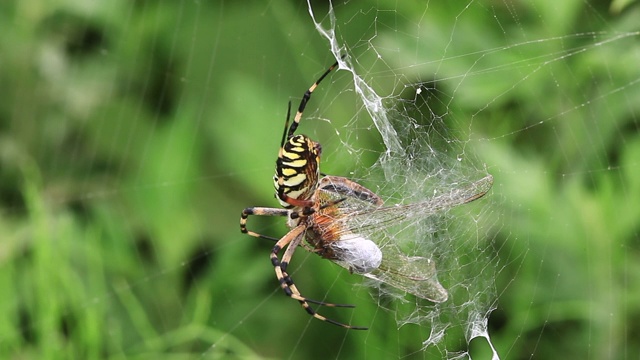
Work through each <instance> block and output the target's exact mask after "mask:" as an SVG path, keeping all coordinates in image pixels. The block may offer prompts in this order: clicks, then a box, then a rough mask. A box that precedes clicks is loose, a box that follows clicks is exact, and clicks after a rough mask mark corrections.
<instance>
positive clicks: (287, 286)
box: [271, 224, 367, 330]
mask: <svg viewBox="0 0 640 360" xmlns="http://www.w3.org/2000/svg"><path fill="white" fill-rule="evenodd" d="M306 228H307V227H306V225H304V224H303V225H298V226H297V227H295V228H293V229H292V230H291V231H289V233H287V235H285V236H284V237H283V238H282V239H280V240H279V241H278V242H277V243H276V245H275V246H274V247H273V250H272V251H271V263H272V264H273V267H274V269H275V272H276V276H277V278H278V281H279V282H280V287H281V288H282V290H283V291H284V293H285V294H286V295H287V296H289V297H291V298H292V299H295V300H298V301H299V302H300V304H301V305H302V307H303V308H304V309H305V311H306V312H307V313H308V314H309V315H311V316H313V317H314V318H316V319H318V320H322V321H326V322H328V323H331V324H334V325H338V326H341V327H344V328H347V329H354V330H366V329H367V328H365V327H358V326H352V325H348V324H343V323H341V322H338V321H335V320H333V319H330V318H327V317H325V316H323V315H320V314H318V313H317V312H316V311H315V310H313V309H312V308H311V306H309V303H315V304H319V305H324V306H332V307H353V305H344V304H332V303H325V302H322V301H316V300H311V299H307V298H306V297H304V296H302V295H301V294H300V291H298V288H297V287H296V286H295V284H294V283H293V280H292V279H291V277H290V276H289V274H288V273H287V272H286V268H287V265H288V264H289V260H291V257H292V256H293V253H294V252H295V249H296V248H297V247H298V245H300V242H301V241H302V239H303V238H304V233H305V231H306ZM285 246H287V250H285V253H284V255H283V256H282V260H280V259H278V254H279V253H280V251H281V250H282V248H284V247H285Z"/></svg>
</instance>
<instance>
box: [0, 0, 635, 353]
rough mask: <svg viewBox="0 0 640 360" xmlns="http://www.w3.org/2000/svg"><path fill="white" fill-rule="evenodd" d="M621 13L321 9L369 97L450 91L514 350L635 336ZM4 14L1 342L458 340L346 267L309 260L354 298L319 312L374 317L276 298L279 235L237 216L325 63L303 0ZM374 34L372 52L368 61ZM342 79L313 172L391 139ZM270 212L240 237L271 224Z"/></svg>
mask: <svg viewBox="0 0 640 360" xmlns="http://www.w3.org/2000/svg"><path fill="white" fill-rule="evenodd" d="M627 3H628V2H626V1H617V2H615V4H617V5H616V6H615V8H617V9H623V11H622V12H621V13H616V14H613V15H612V14H609V13H608V12H607V11H606V10H607V9H597V8H593V7H592V6H591V5H589V4H586V3H584V2H577V1H576V2H566V4H565V3H563V4H565V5H564V6H562V8H559V4H560V3H559V2H557V1H547V2H536V5H535V7H534V5H532V4H527V3H516V4H512V5H513V6H515V8H511V7H509V6H512V5H509V6H507V5H504V6H505V7H504V8H503V7H499V5H497V3H495V4H494V5H493V6H496V7H492V8H485V7H481V6H478V7H473V9H471V10H467V11H465V6H463V5H467V4H466V3H463V4H461V5H460V6H461V7H460V8H456V6H458V5H454V4H455V2H451V3H450V4H449V3H447V4H448V5H446V4H445V5H442V6H440V5H438V4H435V3H434V2H431V3H430V5H429V7H428V8H427V9H426V10H425V9H422V8H419V9H416V8H414V7H417V6H420V7H422V6H423V5H418V4H417V3H415V2H389V4H386V3H385V2H367V3H366V4H359V5H360V6H362V9H367V10H368V11H362V9H360V8H358V5H356V4H353V2H350V3H349V4H347V5H342V6H340V7H339V8H338V9H337V10H338V11H339V14H340V18H339V24H344V25H343V26H345V27H346V26H347V25H348V26H350V29H351V31H349V32H348V33H345V35H344V36H345V38H344V39H342V40H343V41H345V42H346V43H347V44H349V45H350V48H349V51H351V53H350V54H349V55H350V56H352V57H354V60H357V61H356V63H355V65H356V70H361V71H363V73H364V74H363V75H364V76H365V78H366V79H368V80H371V81H372V82H373V83H374V86H375V87H376V90H378V91H380V92H381V93H383V94H392V93H394V91H397V88H396V87H397V86H398V84H397V81H398V78H401V80H402V81H405V80H406V82H418V81H424V82H427V81H433V82H434V83H436V84H437V88H438V90H439V92H438V94H439V95H442V96H444V97H446V96H449V97H451V100H449V98H436V99H432V100H430V101H432V103H430V102H429V101H427V104H428V105H429V106H430V107H431V108H433V109H435V108H443V109H445V111H446V112H447V114H445V119H444V121H445V123H446V124H447V125H448V126H449V127H450V131H451V134H456V136H457V135H458V134H459V135H460V136H461V137H462V138H461V140H463V141H465V140H470V139H471V140H473V139H476V138H482V139H484V140H485V141H469V144H470V147H469V148H468V149H466V150H465V151H466V152H467V153H468V154H473V157H475V158H477V159H480V160H481V161H482V162H483V163H486V164H487V166H488V171H489V172H490V173H491V174H493V175H494V177H495V185H494V190H493V192H492V194H490V195H489V198H490V199H491V200H488V201H487V204H489V203H490V204H491V205H489V206H490V210H489V211H488V214H489V215H488V216H486V219H485V220H486V224H484V225H483V226H482V227H481V228H482V229H488V230H486V232H487V234H486V235H485V237H486V238H487V241H488V242H489V241H490V242H491V245H487V246H492V247H493V249H495V251H496V253H497V255H498V260H497V261H499V264H500V268H501V271H500V272H499V273H498V278H497V279H496V287H497V289H498V294H499V300H498V303H497V305H498V310H496V311H495V312H494V313H493V314H492V316H491V317H490V321H489V324H490V333H491V337H492V340H493V341H494V345H495V346H496V348H497V349H498V352H499V353H500V354H501V355H503V356H504V357H505V358H506V357H509V358H529V356H530V354H534V357H535V358H587V357H590V358H626V357H628V356H633V355H630V354H637V353H639V352H640V346H639V345H638V343H637V341H635V339H634V336H636V337H637V335H638V333H639V332H640V329H639V328H638V325H637V321H636V320H637V319H638V317H639V316H640V306H639V305H638V304H640V299H638V297H639V296H640V295H639V294H640V276H639V275H638V274H640V268H639V265H638V264H640V253H639V252H638V250H639V249H638V219H640V206H639V205H638V201H637V199H640V166H638V162H637V159H638V158H639V157H640V138H639V137H638V133H637V128H638V119H637V114H638V113H640V102H638V101H637V99H640V86H638V79H639V78H640V77H639V76H638V69H637V66H631V65H629V64H637V63H638V59H639V58H640V47H638V45H637V39H638V36H637V35H636V36H632V37H631V36H630V37H628V38H620V39H618V40H616V41H611V42H606V41H605V40H606V39H612V38H614V37H615V36H614V35H615V34H624V33H625V32H630V31H637V30H638V29H637V24H636V22H635V21H632V20H629V19H633V15H635V16H636V18H635V19H637V15H638V14H637V13H638V9H637V6H636V7H635V9H634V7H633V6H632V5H625V4H627ZM323 6H326V5H324V4H315V5H314V9H316V10H317V12H318V13H320V14H324V13H325V12H326V8H325V9H323V8H322V7H323ZM374 6H379V7H380V11H375V10H374V9H373V7H374ZM385 6H388V9H387V10H389V11H386V10H385ZM483 9H484V10H483ZM481 10H482V11H481ZM460 14H462V15H460ZM513 14H516V15H517V16H513ZM422 16H424V17H426V18H427V19H428V21H425V20H424V18H421V17H422ZM463 16H464V19H462V17H463ZM349 19H353V20H349ZM495 19H498V20H495ZM585 19H586V21H585ZM418 21H421V22H420V24H422V25H425V26H417V24H418ZM496 21H497V23H498V24H497V25H496ZM0 23H1V24H3V31H2V32H0V49H3V50H2V51H1V52H0V84H2V89H3V91H2V95H3V96H0V215H1V216H0V234H1V235H0V237H1V240H0V288H2V289H3V295H2V296H0V312H1V313H2V314H4V316H3V317H2V320H0V339H1V340H0V358H3V359H4V358H13V359H56V358H60V359H95V358H114V359H118V358H134V359H135V358H140V359H147V358H148V359H155V358H175V359H178V358H198V357H201V358H206V359H209V358H211V359H217V358H220V359H234V358H237V359H252V358H284V357H291V358H306V359H314V358H317V359H325V358H336V357H339V358H363V357H367V358H380V359H389V358H398V357H409V358H427V357H430V356H431V357H442V356H443V354H444V353H443V352H442V350H443V349H445V348H446V349H447V350H448V351H461V350H467V348H468V346H467V345H466V344H464V343H463V342H460V343H453V342H451V343H448V344H446V346H445V345H442V347H441V348H429V349H428V350H427V351H426V352H423V351H421V342H422V341H424V340H425V339H426V338H428V337H429V332H430V330H431V329H430V328H429V324H424V326H417V325H407V326H404V327H401V328H400V329H398V328H397V322H396V319H395V316H394V312H393V311H386V310H383V309H381V308H380V307H379V306H378V304H376V303H374V302H373V301H372V300H371V297H370V296H369V294H368V290H367V289H366V288H364V287H359V286H357V285H354V284H357V283H358V278H356V277H355V276H349V275H348V274H345V272H344V271H341V270H340V269H338V268H337V267H336V266H333V265H331V264H330V263H329V262H327V261H325V260H322V259H319V258H317V257H316V256H309V255H303V251H301V252H300V253H299V254H297V256H296V258H295V261H296V263H295V265H296V266H297V265H301V264H303V265H304V266H301V267H300V270H299V271H297V272H296V273H295V278H296V282H297V284H299V287H300V288H301V289H302V290H303V292H304V293H305V294H306V295H307V296H309V297H311V298H319V299H323V298H325V296H326V297H327V299H328V300H330V301H336V302H347V303H353V304H356V305H357V307H356V308H355V309H351V310H345V309H338V310H336V311H334V312H332V311H331V309H329V310H327V315H328V316H330V317H332V318H336V319H340V320H341V321H342V320H344V321H347V322H349V323H352V324H355V325H367V326H369V327H370V328H371V330H369V331H367V332H345V331H344V330H343V329H340V328H337V327H333V326H331V325H328V324H324V323H321V322H319V321H316V320H311V319H310V318H309V317H307V316H306V315H305V313H304V311H303V310H302V309H300V308H299V306H298V304H297V303H296V302H295V301H292V300H289V299H287V298H285V297H284V296H283V295H282V294H281V293H280V290H279V288H278V287H277V282H276V280H275V276H274V274H273V270H272V266H271V264H270V262H269V259H268V252H269V251H270V248H271V246H272V244H271V243H269V242H267V241H262V240H257V239H254V238H250V237H248V236H244V235H242V234H240V232H239V226H238V221H239V215H240V211H241V209H242V208H245V207H248V206H258V205H259V206H276V205H277V203H276V201H275V200H274V199H273V195H272V193H273V189H272V183H271V177H272V174H273V166H274V162H275V158H276V155H277V147H278V145H279V141H280V137H281V134H282V126H283V124H284V119H285V115H286V103H287V101H288V100H289V99H291V100H292V101H293V103H294V106H295V104H296V103H297V101H298V99H299V98H300V97H301V96H302V93H303V91H304V90H305V89H306V88H307V87H308V86H309V85H310V84H311V82H312V81H313V80H315V77H316V75H317V74H320V73H321V71H323V70H324V69H325V68H326V66H327V65H329V64H330V63H331V62H332V61H334V59H333V58H332V57H331V56H330V55H331V54H330V53H329V51H328V49H327V45H326V43H325V42H324V39H322V38H321V37H320V36H319V35H318V34H317V32H316V31H315V29H314V27H313V24H312V22H311V21H310V19H309V17H308V14H307V9H306V4H304V3H298V2H295V3H294V2H284V3H283V2H278V3H269V4H266V3H262V2H237V3H236V2H233V3H230V2H224V3H223V2H206V1H203V2H185V1H175V2H168V1H165V2H148V1H136V2H131V1H124V0H121V1H108V2H86V1H81V0H66V1H56V2H18V1H15V2H6V3H3V4H2V5H0ZM373 23H375V24H376V26H373V25H372V24H373ZM426 25H428V26H426ZM600 31H607V33H606V34H604V35H603V34H596V33H597V32H600ZM398 32H399V33H401V34H404V35H408V36H405V37H401V36H398ZM586 32H594V33H589V34H586ZM506 37H509V38H508V39H506V40H505V38H506ZM407 39H413V40H416V39H418V40H419V41H414V42H411V41H407ZM539 39H543V41H539V42H538V41H536V40H539ZM367 40H371V43H368V42H367ZM600 42H603V43H602V45H598V46H594V44H597V43H600ZM373 43H375V46H376V48H378V47H379V49H381V53H383V55H384V56H383V58H384V59H385V60H386V61H387V63H386V64H382V63H381V62H379V61H377V58H374V57H373V56H372V52H370V51H369V52H367V50H369V48H368V46H370V45H371V44H373ZM425 43H427V44H430V46H429V47H425V46H423V45H424V44H425ZM513 44H521V45H518V46H513ZM507 45H510V46H507ZM396 49H401V51H396ZM584 49H588V51H582V50H584ZM386 51H388V53H387V52H386ZM483 52H484V55H482V56H468V55H469V54H481V53H483ZM359 54H362V57H361V58H356V57H357V56H358V55H359ZM567 54H569V55H570V56H566V57H565V56H564V55H567ZM440 60H441V61H440ZM416 64H418V65H417V66H413V65H416ZM383 66H388V67H389V68H391V69H394V70H395V71H398V72H400V71H403V74H404V75H403V76H397V75H398V74H394V73H390V72H389V69H388V68H386V69H385V68H383ZM387 80H388V81H387ZM350 81H351V78H350V76H349V75H348V74H346V73H345V72H337V73H335V74H332V77H331V80H330V81H325V83H323V84H322V87H321V88H319V90H318V92H317V93H315V94H314V98H313V100H312V102H311V103H310V106H309V108H308V111H307V113H308V116H309V118H310V119H311V120H309V121H307V122H305V123H303V124H302V125H301V130H302V132H303V133H306V134H308V135H310V136H312V137H314V138H317V139H322V140H321V142H322V144H323V146H324V149H325V152H324V157H323V161H324V162H325V163H324V164H323V171H324V172H327V173H333V174H339V175H348V174H349V172H350V171H357V169H354V168H355V167H356V166H362V165H370V164H371V163H373V162H375V156H374V155H375V154H377V153H379V152H380V151H382V150H383V149H382V147H381V145H380V140H379V137H378V135H376V134H375V132H374V131H370V130H371V128H372V126H371V125H370V123H367V122H366V121H367V120H366V119H364V118H365V117H366V116H365V115H362V114H363V111H362V109H361V107H360V105H359V104H358V105H354V104H357V100H356V98H355V96H354V94H353V93H352V92H351V91H350V89H351V86H352V85H351V84H350ZM320 89H321V90H320ZM346 90H349V91H346ZM443 94H444V95H443ZM317 109H321V111H317ZM358 112H360V117H361V118H358V119H357V121H356V114H357V113H358ZM423 113H425V114H428V113H429V112H428V110H427V109H425V110H424V111H423ZM436 115H440V114H436ZM309 118H308V119H309ZM323 119H330V120H331V121H330V122H329V121H323ZM346 126H352V127H357V128H358V130H361V131H356V132H355V134H356V136H352V137H350V138H349V141H350V143H349V145H350V146H351V149H365V150H364V152H365V153H366V154H364V155H363V157H362V159H360V162H356V160H354V159H352V158H351V157H349V153H348V152H347V151H345V150H344V149H342V147H341V145H342V141H343V140H344V138H342V137H340V135H339V134H337V131H342V130H344V128H345V127H346ZM336 129H338V130H336ZM471 145H473V146H471ZM367 154H374V155H367ZM278 220H281V219H278ZM278 220H274V219H254V218H252V219H250V227H251V228H252V229H253V230H254V231H258V232H261V233H266V234H270V235H273V236H277V235H278V234H283V233H284V231H285V230H286V229H285V226H284V224H282V221H278ZM393 306H399V307H402V304H396V305H393ZM400 311H401V309H398V312H400ZM452 331H454V332H459V333H460V336H461V337H462V336H463V335H462V333H463V330H461V329H453V330H452ZM585 344H588V346H585ZM487 349H488V346H487V345H486V343H482V342H480V343H478V341H474V342H473V343H472V344H471V350H470V351H471V353H472V354H473V355H477V356H479V357H483V356H486V354H487Z"/></svg>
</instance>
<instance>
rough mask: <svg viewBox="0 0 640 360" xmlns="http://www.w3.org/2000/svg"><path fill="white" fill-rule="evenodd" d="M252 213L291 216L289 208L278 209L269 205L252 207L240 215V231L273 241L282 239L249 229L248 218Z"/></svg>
mask: <svg viewBox="0 0 640 360" xmlns="http://www.w3.org/2000/svg"><path fill="white" fill-rule="evenodd" d="M250 215H260V216H289V210H286V209H276V208H269V207H250V208H246V209H244V210H242V214H241V215H240V232H242V233H243V234H247V235H251V236H253V237H257V238H260V239H267V240H271V241H278V240H280V239H278V238H274V237H271V236H267V235H262V234H258V233H257V232H253V231H251V230H247V218H248V217H249V216H250Z"/></svg>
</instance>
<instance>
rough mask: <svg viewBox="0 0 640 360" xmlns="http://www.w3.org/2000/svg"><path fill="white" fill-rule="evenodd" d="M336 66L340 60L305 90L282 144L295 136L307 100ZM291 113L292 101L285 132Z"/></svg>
mask: <svg viewBox="0 0 640 360" xmlns="http://www.w3.org/2000/svg"><path fill="white" fill-rule="evenodd" d="M344 57H345V56H344V55H343V56H342V59H344ZM336 66H338V61H336V62H335V63H334V64H333V65H331V66H330V67H329V68H328V69H327V71H325V72H324V74H322V76H320V78H319V79H318V80H316V82H315V83H313V85H311V87H310V88H309V89H308V90H307V91H305V93H304V95H303V96H302V100H300V105H298V111H297V112H296V116H294V118H293V122H292V123H291V127H289V131H288V132H287V135H286V136H284V134H283V136H282V144H281V146H284V142H285V140H286V139H287V138H290V137H291V136H293V134H294V133H295V132H296V129H297V128H298V124H300V119H302V113H303V112H304V109H305V108H306V107H307V102H308V101H309V99H311V94H312V93H313V91H314V90H315V89H316V87H318V85H319V84H320V82H321V81H322V80H324V78H325V77H326V76H327V75H329V73H330V72H331V70H333V69H335V68H336ZM290 114H291V102H289V111H288V112H287V121H286V123H285V132H286V131H287V130H286V129H287V126H288V125H289V116H290Z"/></svg>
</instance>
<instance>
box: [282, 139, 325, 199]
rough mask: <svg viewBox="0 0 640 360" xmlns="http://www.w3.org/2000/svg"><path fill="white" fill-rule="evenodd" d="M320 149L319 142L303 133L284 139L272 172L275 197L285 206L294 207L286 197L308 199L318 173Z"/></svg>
mask: <svg viewBox="0 0 640 360" xmlns="http://www.w3.org/2000/svg"><path fill="white" fill-rule="evenodd" d="M320 152H321V148H320V144H319V143H317V142H315V141H313V140H311V139H309V138H308V137H306V136H305V135H295V136H292V137H290V138H289V140H288V141H287V142H285V143H284V146H283V147H282V148H281V149H280V154H279V155H278V160H277V161H276V173H275V175H274V176H273V184H274V187H275V189H276V198H278V201H280V205H282V206H283V207H285V208H287V209H289V208H292V207H294V206H293V205H292V204H290V203H288V202H286V201H285V199H286V198H287V197H289V198H291V199H296V200H309V199H311V195H313V192H314V191H315V190H316V187H317V185H318V177H319V175H320V169H319V167H318V164H319V162H320ZM285 195H286V196H285Z"/></svg>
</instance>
